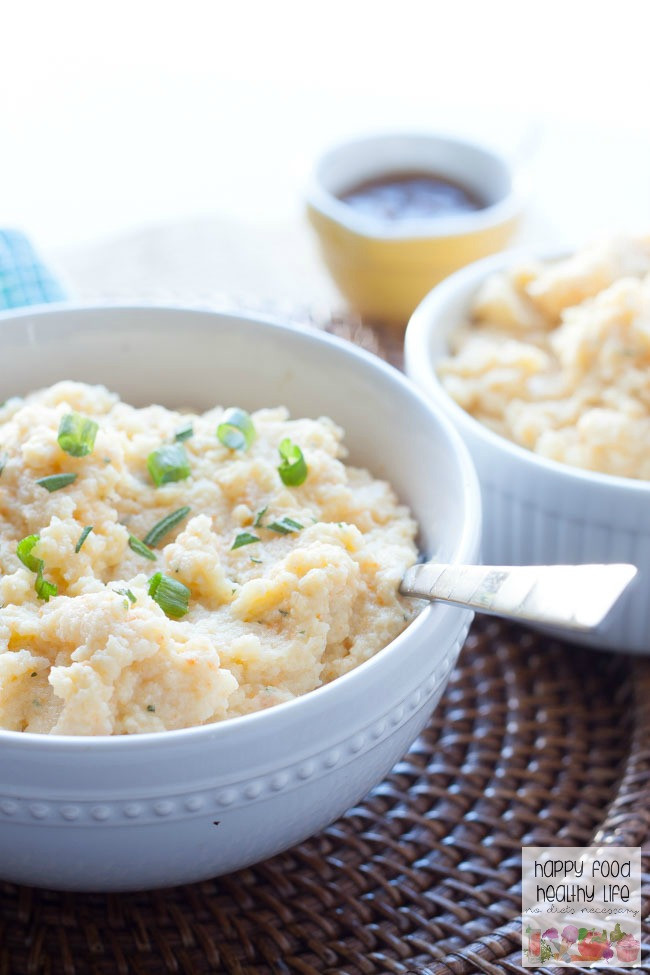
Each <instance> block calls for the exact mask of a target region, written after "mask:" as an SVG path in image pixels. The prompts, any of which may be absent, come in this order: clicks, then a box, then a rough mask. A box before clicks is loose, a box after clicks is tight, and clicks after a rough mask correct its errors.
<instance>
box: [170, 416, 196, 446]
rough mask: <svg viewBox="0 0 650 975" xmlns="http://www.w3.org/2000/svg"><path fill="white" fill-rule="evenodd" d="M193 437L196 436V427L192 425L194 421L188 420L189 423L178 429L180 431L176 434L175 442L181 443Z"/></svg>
mask: <svg viewBox="0 0 650 975" xmlns="http://www.w3.org/2000/svg"><path fill="white" fill-rule="evenodd" d="M193 436H194V427H193V425H192V421H191V420H188V421H187V423H184V424H183V426H182V427H179V428H178V430H177V431H176V433H175V434H174V440H179V441H183V440H189V439H190V437H193Z"/></svg>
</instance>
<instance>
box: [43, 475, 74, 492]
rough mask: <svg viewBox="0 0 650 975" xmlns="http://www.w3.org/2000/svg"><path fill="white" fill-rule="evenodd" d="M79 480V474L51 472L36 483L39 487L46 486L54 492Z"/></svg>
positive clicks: (46, 488) (47, 489)
mask: <svg viewBox="0 0 650 975" xmlns="http://www.w3.org/2000/svg"><path fill="white" fill-rule="evenodd" d="M76 480H77V474H49V475H48V476H47V477H39V478H37V480H36V483H37V484H38V485H39V487H43V488H45V490H46V491H49V492H50V494H52V492H53V491H60V490H61V488H64V487H67V486H68V484H72V483H73V482H74V481H76Z"/></svg>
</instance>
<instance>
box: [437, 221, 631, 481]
mask: <svg viewBox="0 0 650 975" xmlns="http://www.w3.org/2000/svg"><path fill="white" fill-rule="evenodd" d="M452 352H453V355H451V356H450V357H449V358H447V359H446V360H445V361H444V362H443V363H442V364H441V365H440V367H439V370H438V371H439V376H440V379H441V382H442V384H443V386H444V388H445V389H446V390H447V392H448V393H449V394H450V395H451V396H452V397H453V399H455V400H456V402H457V403H458V404H459V405H460V406H462V407H463V408H464V409H465V410H467V411H468V412H469V413H471V414H472V416H474V417H475V418H476V419H477V420H479V421H480V422H482V423H484V424H486V425H487V426H489V427H490V428H491V429H493V430H495V431H496V432H497V433H499V434H501V435H502V436H504V437H507V438H508V439H510V440H512V441H514V442H515V443H517V444H520V445H521V446H523V447H527V448H529V449H530V450H533V451H535V452H536V453H538V454H541V455H542V456H544V457H548V458H551V459H553V460H557V461H561V462H563V463H566V464H571V465H574V466H576V467H581V468H586V469H588V470H593V471H600V472H602V473H605V474H614V475H618V476H622V477H631V478H640V479H644V480H650V238H646V239H643V238H640V239H636V238H617V239H612V240H608V241H605V242H601V243H597V244H594V245H592V246H590V247H588V248H585V249H584V250H582V251H579V252H577V253H576V254H574V255H573V256H571V257H568V258H566V259H565V260H561V261H558V262H555V263H549V264H545V263H541V262H532V261H531V262H529V263H523V264H519V265H517V266H515V267H512V268H510V269H508V270H505V271H500V272H497V273H495V274H493V275H491V276H490V277H488V278H487V280H486V281H485V282H484V284H483V286H482V287H481V288H480V289H479V292H478V294H477V295H476V297H475V299H474V302H473V304H472V308H471V321H470V322H469V323H468V324H466V325H464V326H462V327H461V328H460V329H458V331H457V332H456V333H455V335H454V337H453V341H452Z"/></svg>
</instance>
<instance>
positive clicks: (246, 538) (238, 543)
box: [230, 532, 259, 552]
mask: <svg viewBox="0 0 650 975" xmlns="http://www.w3.org/2000/svg"><path fill="white" fill-rule="evenodd" d="M253 542H259V538H258V537H257V535H251V533H250V532H240V533H239V535H237V538H236V539H235V541H234V542H233V543H232V545H231V547H230V551H231V552H232V551H233V549H236V548H243V546H244V545H252V544H253Z"/></svg>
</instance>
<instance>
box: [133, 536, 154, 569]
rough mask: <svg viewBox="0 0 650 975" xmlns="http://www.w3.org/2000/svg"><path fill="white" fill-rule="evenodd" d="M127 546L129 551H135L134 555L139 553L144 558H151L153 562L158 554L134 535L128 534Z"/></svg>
mask: <svg viewBox="0 0 650 975" xmlns="http://www.w3.org/2000/svg"><path fill="white" fill-rule="evenodd" d="M129 548H130V549H131V551H133V552H135V554H136V555H141V556H142V557H143V558H144V559H151V561H152V562H155V561H156V559H157V558H158V556H157V555H156V553H155V552H152V551H151V549H150V548H149V546H148V545H145V544H144V542H141V541H140V539H139V538H136V537H135V535H129Z"/></svg>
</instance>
